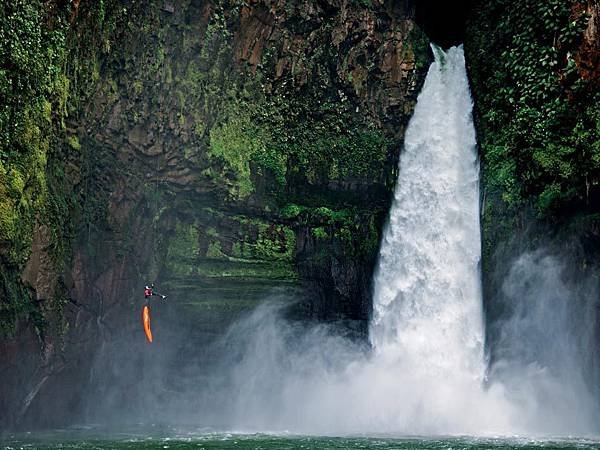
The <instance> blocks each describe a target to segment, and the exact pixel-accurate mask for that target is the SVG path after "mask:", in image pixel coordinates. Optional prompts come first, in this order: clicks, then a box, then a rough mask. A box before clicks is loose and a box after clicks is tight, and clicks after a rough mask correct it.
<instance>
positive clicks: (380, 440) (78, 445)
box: [0, 430, 600, 450]
mask: <svg viewBox="0 0 600 450" xmlns="http://www.w3.org/2000/svg"><path fill="white" fill-rule="evenodd" d="M0 448H1V449H4V450H9V449H115V450H117V449H118V450H124V449H131V450H138V449H172V450H175V449H196V450H199V449H382V450H383V449H414V450H471V449H522V450H526V449H548V450H559V449H560V450H563V449H600V441H599V440H590V439H539V440H538V439H529V438H517V437H515V438H475V437H440V438H435V437H410V438H397V437H362V436H353V437H318V436H294V435H269V434H231V433H210V432H207V433H190V432H186V433H172V432H170V433H157V432H156V431H154V432H151V433H119V432H110V433H108V432H100V431H98V430H96V431H90V430H77V431H73V430H58V431H52V432H44V433H39V432H36V433H19V434H8V435H4V436H2V437H1V438H0Z"/></svg>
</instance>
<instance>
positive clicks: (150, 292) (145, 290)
mask: <svg viewBox="0 0 600 450" xmlns="http://www.w3.org/2000/svg"><path fill="white" fill-rule="evenodd" d="M151 295H152V289H150V288H146V289H144V297H146V298H148V297H150V296H151Z"/></svg>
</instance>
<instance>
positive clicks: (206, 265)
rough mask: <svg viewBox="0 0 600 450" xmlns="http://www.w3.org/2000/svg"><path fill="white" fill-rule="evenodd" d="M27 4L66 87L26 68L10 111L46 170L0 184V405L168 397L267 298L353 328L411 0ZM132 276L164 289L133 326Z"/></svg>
mask: <svg viewBox="0 0 600 450" xmlns="http://www.w3.org/2000/svg"><path fill="white" fill-rule="evenodd" d="M142 3H143V4H142ZM40 5H41V4H40ZM40 5H38V6H39V8H40V9H39V11H37V12H36V11H33V12H32V13H31V14H32V16H31V17H33V18H34V19H35V20H34V22H35V24H36V26H38V27H39V28H40V29H41V30H42V34H43V32H44V30H45V29H46V28H48V27H51V26H52V24H53V23H55V24H60V26H58V25H55V26H54V30H55V31H56V30H58V31H56V33H58V35H59V36H62V40H58V39H57V41H56V42H57V43H55V47H52V48H53V49H55V48H60V49H62V53H60V54H61V55H62V56H61V58H62V59H61V61H62V63H61V64H57V66H58V67H59V68H58V69H57V70H56V73H58V74H59V76H58V75H57V78H56V79H57V80H60V81H61V82H62V84H61V85H60V86H63V87H64V91H65V92H64V95H63V97H65V98H63V97H60V99H54V98H53V97H52V98H51V95H53V94H52V93H53V92H54V91H53V89H56V85H58V81H56V82H54V84H53V85H52V86H54V87H52V86H51V87H46V88H44V89H41V88H40V93H39V95H40V96H41V97H40V98H42V100H40V107H39V114H38V113H36V114H37V116H36V115H32V114H29V115H28V116H27V117H33V119H35V118H36V117H40V118H42V119H43V118H44V117H49V119H48V120H49V122H48V124H47V126H46V128H43V129H41V130H42V132H43V133H46V134H47V135H48V137H47V139H46V140H45V141H44V142H43V143H44V146H43V151H45V152H46V153H44V154H43V155H42V156H44V159H43V161H42V162H40V163H39V164H40V167H39V168H37V169H36V168H35V167H34V166H33V165H32V164H33V163H29V162H28V163H27V164H29V165H26V166H20V167H33V169H32V170H40V171H42V172H44V173H47V174H48V177H47V179H44V180H42V181H43V183H42V182H41V181H40V183H39V186H40V188H39V190H38V191H37V192H38V193H36V194H35V195H34V194H33V193H32V194H31V196H32V198H34V199H42V200H43V202H42V200H40V202H42V204H43V205H42V206H40V207H36V206H35V205H33V203H31V204H29V205H30V206H28V208H29V209H26V210H23V209H20V210H17V209H16V208H17V206H16V205H17V203H16V201H14V200H13V198H16V193H17V191H18V190H19V189H21V191H23V189H24V188H23V187H22V186H20V185H14V184H15V183H13V184H12V185H7V187H5V185H4V184H2V185H0V197H1V196H4V195H5V194H6V196H5V197H2V198H0V202H2V203H0V205H2V207H3V208H5V209H7V210H8V211H10V212H11V213H12V212H13V211H21V212H20V213H19V214H22V215H24V214H25V213H23V211H25V212H27V217H28V218H29V219H30V223H31V226H30V227H29V228H23V229H22V230H20V231H19V230H16V229H15V228H14V223H13V222H15V223H16V220H17V219H14V220H13V219H11V220H13V222H10V223H9V222H6V224H5V223H4V222H3V223H2V224H3V226H4V225H6V226H5V229H6V230H9V231H10V233H12V234H10V233H7V234H5V236H4V237H7V238H6V239H3V240H2V244H3V246H2V247H1V252H2V258H3V259H2V261H1V262H2V269H3V285H2V289H3V290H2V295H3V298H2V299H1V301H2V305H3V309H2V311H5V312H6V314H3V315H2V320H3V329H4V333H5V337H3V340H2V343H1V344H0V355H2V360H1V361H2V362H1V363H0V373H1V374H2V375H1V376H2V381H3V382H2V383H1V385H0V424H2V425H3V426H15V425H34V426H55V425H58V424H64V423H68V422H71V421H75V420H77V421H85V420H88V419H89V420H92V419H93V418H99V417H100V418H102V416H101V414H102V412H103V411H111V413H114V411H115V410H118V411H120V415H119V418H121V417H123V418H126V417H132V416H134V415H136V414H137V413H139V411H140V409H142V410H143V409H144V408H143V406H144V404H145V403H144V401H146V402H150V401H151V400H149V399H148V398H146V397H147V396H148V392H152V397H153V399H152V401H159V400H160V401H162V400H164V398H166V397H168V398H169V399H171V401H176V400H177V398H178V397H177V392H176V391H177V386H178V385H179V381H181V380H182V379H183V378H185V377H190V376H199V375H198V373H201V370H200V372H197V371H198V370H199V369H198V368H199V367H202V366H203V365H206V364H209V363H210V361H211V358H212V355H211V351H210V347H209V346H208V345H207V343H209V342H211V341H212V340H214V339H216V338H218V337H219V336H220V335H222V334H223V333H224V331H225V330H226V329H227V326H228V325H229V324H230V323H231V322H232V321H233V320H234V319H235V318H236V317H238V316H239V315H240V314H243V313H244V312H246V311H249V310H251V309H252V308H253V307H254V306H255V305H257V304H258V303H260V302H262V301H264V300H265V299H266V298H271V299H272V300H273V301H283V302H288V303H290V304H295V305H296V307H295V308H294V309H293V312H292V313H291V314H292V316H293V317H295V318H301V319H303V320H307V319H311V320H312V319H319V320H330V321H331V320H334V321H335V320H340V321H345V322H346V323H347V325H348V326H350V328H351V329H354V330H356V332H357V333H358V334H361V333H362V334H364V332H365V330H366V320H367V318H368V315H369V310H370V303H371V302H370V279H371V274H372V271H373V268H374V264H375V258H376V253H377V249H378V244H379V239H380V235H381V230H382V227H383V223H384V220H385V216H386V213H387V209H388V206H389V202H390V197H391V193H392V190H393V186H394V182H395V175H396V173H395V172H396V166H397V159H398V153H399V150H400V147H401V142H402V137H403V134H404V129H405V126H406V124H407V122H408V120H409V118H410V115H411V112H412V108H413V106H414V103H415V100H416V95H417V93H418V91H419V89H420V86H421V83H422V81H423V78H424V75H425V71H426V69H427V65H428V61H429V58H430V55H429V48H428V41H427V39H426V38H425V36H424V34H423V33H422V32H421V31H420V30H419V28H418V27H417V26H416V25H415V22H414V16H415V11H414V6H413V5H412V2H409V1H406V2H391V1H372V2H371V1H369V2H359V1H346V0H327V1H310V0H305V1H302V2H284V1H270V0H258V1H250V2H238V1H234V0H231V1H225V0H224V1H201V0H177V1H176V0H173V1H153V2H136V1H122V2H121V1H114V2H100V3H99V4H95V3H94V2H89V3H88V2H73V4H69V5H63V4H62V3H61V2H57V3H56V4H53V3H49V4H48V5H50V6H48V5H45V6H44V7H42V6H40ZM7 8H8V6H7ZM44 8H45V9H44ZM15 10H17V9H15ZM25 11H26V12H27V11H29V10H25ZM34 13H35V14H34ZM11 14H12V13H11ZM14 14H17V12H15V13H14ZM51 19H53V20H51ZM32 20H33V19H32ZM59 32H60V33H59ZM61 33H62V34H61ZM40 42H44V41H43V40H42V41H40ZM53 42H54V41H53ZM44 54H48V53H47V52H46V53H44ZM51 54H57V52H56V51H55V52H54V53H51ZM61 70H62V72H61ZM24 72H25V71H24ZM8 73H9V74H10V72H8ZM53 73H54V72H53ZM17 75H19V74H17ZM17 75H14V77H15V79H17V78H18V77H17ZM11 76H13V75H11ZM19 76H21V75H19ZM48 92H50V94H48ZM23 95H24V96H26V95H29V96H30V97H31V95H33V94H31V93H29V92H26V93H24V94H23ZM44 95H45V96H46V97H44ZM30 97H26V98H30ZM24 98H25V97H24ZM44 102H46V103H44ZM48 105H49V106H48ZM44 108H46V109H44ZM17 110H18V108H17ZM48 110H49V111H48ZM35 111H37V110H35ZM44 114H46V115H44ZM33 119H32V120H33ZM44 120H45V119H44ZM38 128H39V127H38ZM46 129H47V131H45V130H46ZM39 130H40V129H38V132H39ZM43 133H42V134H43ZM23 136H25V135H23ZM25 137H26V136H25ZM25 137H24V139H25ZM36 151H37V150H36ZM31 152H32V154H36V155H37V154H39V152H38V153H36V152H35V151H33V150H31ZM46 160H47V161H46ZM27 161H30V160H27ZM44 162H45V164H46V165H44ZM2 164H3V166H0V170H2V171H3V172H2V173H3V174H4V173H9V174H10V173H11V172H10V170H13V169H11V166H10V160H8V159H3V160H2ZM15 170H16V169H15ZM15 173H16V172H15ZM2 189H5V190H6V192H5V191H3V190H2ZM25 189H26V188H25ZM23 192H26V190H25V191H23ZM13 194H14V195H13ZM31 205H33V206H31ZM36 208H37V209H36ZM49 212H51V213H49ZM15 214H17V213H15ZM15 217H17V216H15ZM48 217H49V218H50V219H49V220H45V218H48ZM9 226H10V228H9ZM3 231H4V229H3ZM19 233H20V234H19ZM17 241H19V242H21V243H23V244H22V245H21V246H19V247H17V246H16V244H15V243H16V242H17ZM17 248H18V252H17V251H16V250H15V249H17ZM11 255H12V256H11ZM152 281H154V282H155V283H156V284H157V290H158V291H159V292H161V293H163V292H164V293H166V294H168V298H167V299H166V300H165V301H160V300H153V301H152V302H151V305H152V313H153V326H154V331H155V336H156V341H155V343H154V344H153V345H152V346H151V347H149V346H148V345H147V344H146V343H145V342H144V341H143V333H142V330H141V327H140V326H139V313H140V309H141V305H142V304H143V294H142V293H143V286H144V284H145V283H149V282H152ZM25 355H26V356H25ZM165 368H166V369H165ZM169 368H173V370H169ZM192 371H196V372H194V373H192ZM157 378H160V379H161V382H163V383H161V385H160V387H157V386H156V385H155V383H156V379H157ZM165 380H167V381H168V383H167V384H166V385H167V387H168V388H169V389H172V390H173V392H170V393H169V394H168V395H167V392H165V391H164V389H165V383H164V381H165ZM154 387H156V389H153V388H154ZM144 392H145V394H144ZM180 394H181V395H185V393H181V392H180ZM144 395H145V396H146V397H144ZM159 397H160V399H159ZM92 406H93V407H92ZM137 417H139V416H137ZM115 418H116V419H117V420H118V418H117V417H116V416H114V415H113V419H115Z"/></svg>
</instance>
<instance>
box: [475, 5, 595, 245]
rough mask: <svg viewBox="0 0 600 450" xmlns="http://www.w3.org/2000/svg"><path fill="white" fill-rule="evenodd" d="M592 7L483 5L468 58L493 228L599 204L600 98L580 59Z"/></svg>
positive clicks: (488, 225) (503, 231)
mask: <svg viewBox="0 0 600 450" xmlns="http://www.w3.org/2000/svg"><path fill="white" fill-rule="evenodd" d="M584 3H586V2H583V1H578V0H570V1H563V0H526V1H517V0H479V1H476V2H475V5H474V10H473V16H472V18H471V21H470V25H469V27H468V38H467V57H468V60H469V64H470V74H471V78H472V85H473V89H474V93H475V97H476V98H477V119H478V125H479V126H478V128H479V133H480V139H479V141H480V146H481V152H482V155H483V168H484V178H485V180H484V183H485V193H486V204H485V208H486V209H485V218H486V224H485V227H486V230H487V231H491V230H492V229H496V231H497V232H499V233H501V234H504V235H505V234H507V233H508V232H509V231H510V229H511V228H512V227H513V226H514V224H515V222H514V221H515V220H517V211H519V210H522V209H523V208H528V207H531V208H532V209H533V210H534V212H535V214H536V215H537V217H538V218H539V219H549V220H554V219H556V218H558V217H561V216H562V217H566V216H569V215H571V214H573V213H574V212H575V211H586V210H587V211H589V210H591V209H593V208H597V205H596V206H594V203H595V201H594V198H596V199H597V198H598V193H599V191H600V141H599V132H600V106H599V105H600V93H599V92H598V90H597V89H595V88H594V84H593V82H592V81H591V80H585V79H583V78H582V77H581V76H580V74H579V72H578V67H577V63H576V54H577V51H578V48H579V45H580V43H581V39H582V33H583V30H584V29H585V28H586V26H587V22H588V19H589V17H588V16H587V15H586V14H584V13H581V12H576V11H578V10H581V8H579V9H578V8H577V6H582V5H583V4H584ZM501 217H503V219H502V220H498V219H499V218H501ZM488 245H489V242H488Z"/></svg>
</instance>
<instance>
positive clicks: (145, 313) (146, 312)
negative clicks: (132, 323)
mask: <svg viewBox="0 0 600 450" xmlns="http://www.w3.org/2000/svg"><path fill="white" fill-rule="evenodd" d="M142 324H143V325H144V333H146V339H148V342H152V330H151V329H150V307H149V306H148V305H146V306H144V309H142Z"/></svg>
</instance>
